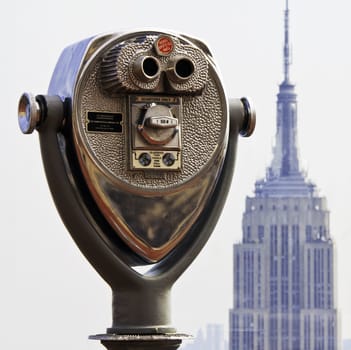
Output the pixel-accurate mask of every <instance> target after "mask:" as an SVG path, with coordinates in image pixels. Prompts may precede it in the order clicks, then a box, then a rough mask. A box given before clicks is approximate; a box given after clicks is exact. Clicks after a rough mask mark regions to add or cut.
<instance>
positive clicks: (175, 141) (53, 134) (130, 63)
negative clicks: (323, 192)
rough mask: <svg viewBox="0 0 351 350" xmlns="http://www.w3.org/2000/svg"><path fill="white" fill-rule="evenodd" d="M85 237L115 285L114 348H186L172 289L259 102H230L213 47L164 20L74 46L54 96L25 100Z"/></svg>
mask: <svg viewBox="0 0 351 350" xmlns="http://www.w3.org/2000/svg"><path fill="white" fill-rule="evenodd" d="M18 116H19V125H20V128H21V130H22V132H23V133H31V132H32V131H33V130H34V129H37V130H38V132H39V138H40V146H41V153H42V158H43V163H44V167H45V172H46V176H47V180H48V183H49V186H50V189H51V192H52V195H53V198H54V200H55V203H56V206H57V209H58V211H59V213H60V215H61V217H62V220H63V221H64V223H65V225H66V227H67V229H68V230H69V232H70V233H71V235H72V237H73V239H74V240H75V242H76V243H77V245H78V247H79V248H80V250H81V251H82V253H83V254H84V255H85V257H86V258H87V259H88V260H89V261H90V263H91V264H92V265H93V266H94V268H95V269H96V270H97V272H98V273H99V274H100V275H101V277H102V278H103V279H104V280H105V281H106V282H107V283H108V284H109V285H110V286H111V288H112V292H113V310H112V313H113V323H112V326H111V328H108V329H107V332H106V334H102V335H96V336H92V337H91V338H93V339H99V340H101V342H102V343H103V344H104V345H105V346H106V347H107V348H108V349H110V350H112V349H140V348H154V347H155V348H156V347H157V348H159V349H175V348H177V347H178V346H179V345H180V343H181V341H182V339H183V337H184V336H183V335H181V334H178V333H176V330H175V329H174V328H173V327H172V326H171V324H170V310H169V307H170V300H169V298H170V289H171V287H172V285H173V284H174V282H175V281H176V280H177V279H178V277H179V276H180V275H181V274H182V273H183V272H184V270H185V269H186V268H187V267H188V266H189V265H190V263H191V262H192V261H193V260H194V258H195V257H196V256H197V255H198V253H199V252H200V250H201V249H202V247H203V246H204V244H205V243H206V241H207V239H208V238H209V236H210V234H211V232H212V230H213V229H214V226H215V224H216V222H217V220H218V217H219V215H220V212H221V210H222V207H223V204H224V202H225V198H226V195H227V192H228V189H229V186H230V182H231V178H232V172H233V166H234V160H235V152H236V143H237V136H238V134H241V135H243V136H249V135H250V134H251V133H252V131H253V129H254V125H255V113H254V111H253V110H252V107H251V106H250V104H249V103H248V100H247V99H245V98H242V99H237V100H231V101H230V103H229V102H228V100H227V98H226V95H225V92H224V90H223V86H222V83H221V79H220V77H219V75H218V72H217V68H216V65H215V63H214V61H213V58H212V56H211V53H210V51H209V49H208V48H207V47H206V45H205V44H204V43H202V42H201V41H199V40H196V39H193V38H190V37H188V36H184V35H176V34H173V33H167V32H158V31H139V32H130V33H126V34H110V35H103V36H97V37H93V38H89V39H87V40H84V41H81V42H79V43H77V44H75V45H73V46H70V47H68V48H66V49H65V50H64V51H63V53H62V55H61V57H60V59H59V61H58V63H57V66H56V68H55V71H54V74H53V76H52V79H51V83H50V86H49V90H48V94H47V95H38V96H35V97H34V96H33V95H31V94H28V93H25V94H23V95H22V97H21V99H20V102H19V114H18Z"/></svg>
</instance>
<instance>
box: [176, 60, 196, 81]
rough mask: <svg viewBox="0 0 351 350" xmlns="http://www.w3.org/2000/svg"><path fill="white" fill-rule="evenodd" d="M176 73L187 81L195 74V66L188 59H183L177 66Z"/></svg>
mask: <svg viewBox="0 0 351 350" xmlns="http://www.w3.org/2000/svg"><path fill="white" fill-rule="evenodd" d="M174 69H175V72H176V74H177V75H178V76H179V77H180V78H182V79H187V78H189V77H190V76H191V75H192V74H193V73H194V69H195V68H194V64H193V62H191V61H190V60H189V59H187V58H181V59H180V60H179V61H177V63H176V64H175V67H174Z"/></svg>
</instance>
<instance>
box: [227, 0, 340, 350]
mask: <svg viewBox="0 0 351 350" xmlns="http://www.w3.org/2000/svg"><path fill="white" fill-rule="evenodd" d="M284 23H285V31H284V33H285V35H284V80H283V82H282V83H281V84H280V85H279V93H278V95H277V129H276V142H275V147H274V149H273V160H272V162H271V164H270V166H269V167H268V168H267V171H266V176H265V177H264V178H263V179H261V180H259V181H257V182H256V184H255V191H254V196H253V197H247V198H246V208H245V212H244V214H243V220H242V231H243V237H242V243H239V244H235V245H234V256H233V257H234V261H233V262H234V299H233V308H232V309H231V310H230V350H338V330H337V328H338V325H337V310H336V307H335V293H334V291H335V286H334V245H333V241H332V238H331V236H330V232H329V211H328V208H327V201H326V198H324V197H320V196H319V194H318V192H317V189H316V186H315V185H314V184H313V183H311V182H309V181H308V180H307V179H306V177H305V174H304V173H303V172H302V171H301V169H300V165H299V159H298V154H297V144H296V133H297V100H296V93H295V86H294V84H293V83H292V82H291V80H290V76H289V73H290V72H289V70H290V65H291V61H290V56H291V55H290V43H289V6H288V0H286V9H285V21H284Z"/></svg>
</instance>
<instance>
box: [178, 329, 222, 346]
mask: <svg viewBox="0 0 351 350" xmlns="http://www.w3.org/2000/svg"><path fill="white" fill-rule="evenodd" d="M227 349H228V342H227V341H225V337H224V326H223V325H222V324H217V323H211V324H208V325H207V326H206V333H205V334H204V333H203V331H202V330H199V332H198V333H197V335H196V337H195V339H194V341H193V342H192V343H190V344H187V343H184V345H183V346H182V350H227Z"/></svg>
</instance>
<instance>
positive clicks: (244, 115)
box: [229, 97, 256, 137]
mask: <svg viewBox="0 0 351 350" xmlns="http://www.w3.org/2000/svg"><path fill="white" fill-rule="evenodd" d="M229 113H230V117H231V118H232V119H233V120H234V121H235V123H237V124H238V125H239V133H240V135H241V136H243V137H249V136H251V135H252V133H253V132H254V130H255V126H256V111H255V109H254V108H253V106H252V103H251V102H250V100H249V99H248V98H246V97H242V98H241V99H230V100H229Z"/></svg>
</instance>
